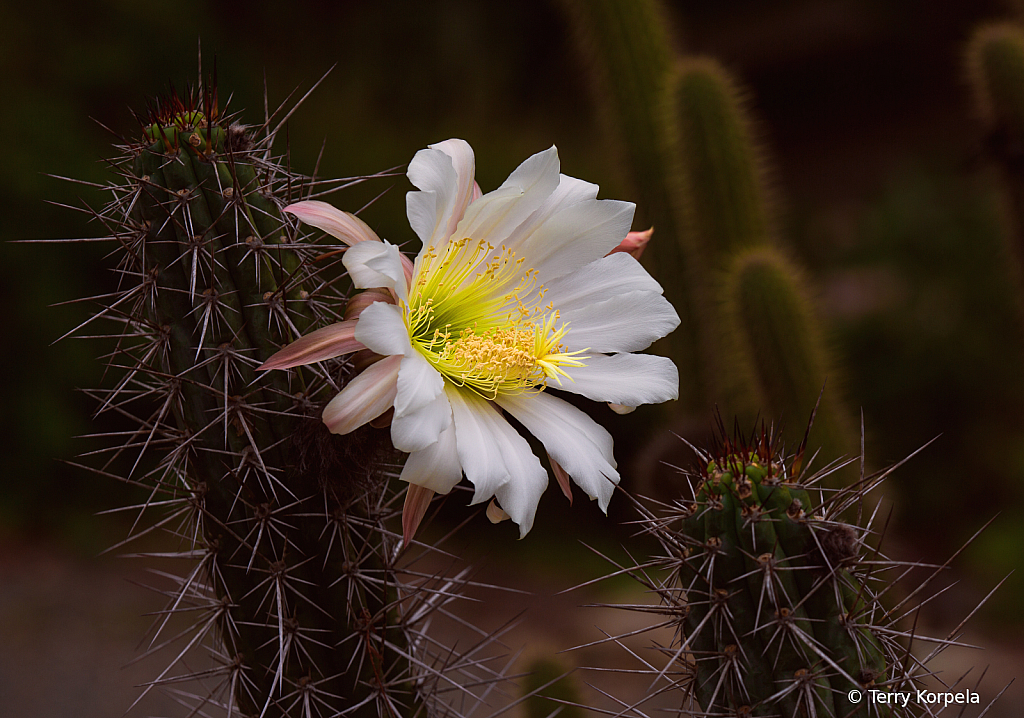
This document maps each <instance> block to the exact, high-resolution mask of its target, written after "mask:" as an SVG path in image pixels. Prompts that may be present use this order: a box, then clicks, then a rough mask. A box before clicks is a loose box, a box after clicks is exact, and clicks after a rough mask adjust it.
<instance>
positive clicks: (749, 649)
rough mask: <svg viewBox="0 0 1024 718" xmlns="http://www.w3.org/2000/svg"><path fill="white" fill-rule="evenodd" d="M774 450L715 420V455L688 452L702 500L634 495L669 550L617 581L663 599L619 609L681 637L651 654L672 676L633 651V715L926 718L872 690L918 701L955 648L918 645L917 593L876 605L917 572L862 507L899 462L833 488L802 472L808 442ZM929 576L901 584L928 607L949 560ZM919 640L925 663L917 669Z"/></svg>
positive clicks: (774, 443)
mask: <svg viewBox="0 0 1024 718" xmlns="http://www.w3.org/2000/svg"><path fill="white" fill-rule="evenodd" d="M806 433H807V432H805V436H806ZM780 446H781V442H780V441H779V439H778V437H776V436H774V435H773V433H772V432H771V431H770V430H769V429H767V428H765V427H764V426H763V425H762V428H761V430H760V431H758V432H754V433H753V434H752V435H750V436H749V437H743V436H741V435H739V433H738V432H737V433H736V434H735V435H734V436H733V437H732V438H730V437H729V435H728V434H727V433H726V431H725V428H724V426H723V425H722V421H721V419H719V420H718V427H717V434H716V438H715V440H714V442H713V444H712V446H711V447H710V448H708V449H707V450H703V449H697V448H695V447H691V448H694V451H695V452H696V453H697V455H698V463H697V467H696V469H695V470H694V471H691V472H685V473H684V476H685V478H686V479H687V480H688V481H689V483H690V488H691V489H692V494H690V495H689V496H685V497H680V498H678V499H676V500H675V501H673V502H671V503H661V504H659V505H657V506H655V507H653V508H652V507H649V506H647V505H646V504H645V503H642V502H639V501H638V502H636V504H635V505H636V507H637V508H638V510H639V512H640V517H639V519H637V520H635V521H633V522H632V523H633V524H634V525H636V526H638V527H639V528H640V530H641V533H643V534H645V535H650V536H653V537H654V538H655V539H656V540H657V541H658V543H659V544H660V546H661V553H660V555H656V556H652V557H648V558H645V559H644V560H641V561H639V562H638V563H637V564H634V565H632V566H630V565H628V564H627V565H626V566H625V567H623V566H620V565H617V567H616V571H615V575H618V574H620V573H622V572H623V571H625V572H627V573H628V574H629V575H631V576H633V578H635V579H636V580H637V581H639V582H640V584H641V585H642V586H643V587H644V589H645V590H646V591H648V592H650V593H653V594H656V595H657V596H658V598H659V599H660V604H659V605H622V606H620V608H623V609H627V610H633V611H640V612H643V613H644V614H647V615H654V616H658V617H660V619H661V620H660V622H658V623H656V624H655V625H653V626H651V628H650V630H651V631H655V630H658V631H659V632H660V631H663V630H664V629H674V639H673V642H672V643H671V645H664V644H662V645H657V646H655V648H656V650H657V651H658V652H660V653H661V655H662V656H664V657H665V664H664V666H662V667H659V666H658V665H655V662H654V661H652V660H651V659H650V657H649V656H650V654H638V653H637V652H635V651H634V649H629V650H630V655H631V656H633V657H640V658H641V660H642V661H643V668H641V669H639V670H637V669H633V670H627V669H623V671H624V672H628V673H629V674H630V676H631V678H633V680H634V681H636V680H637V678H636V675H637V674H645V673H646V674H648V675H652V676H654V683H653V684H652V685H651V688H650V689H649V690H648V693H647V697H646V698H644V699H641V700H640V701H633V702H631V703H630V704H629V705H630V707H631V710H633V711H635V712H636V713H637V714H638V715H639V714H642V713H641V712H642V711H644V712H646V711H648V710H650V709H648V708H646V707H643V708H642V706H644V705H645V703H646V702H647V701H648V700H652V699H653V698H654V697H655V696H659V695H662V694H665V693H669V694H672V695H673V696H675V697H677V698H678V702H677V703H676V706H679V708H678V710H679V712H680V714H684V715H689V716H695V717H696V716H699V717H704V718H711V716H746V717H749V716H785V717H786V718H789V717H790V716H793V717H804V716H819V717H820V718H825V717H827V718H869V717H871V718H873V717H875V716H897V717H908V718H909V716H917V715H924V714H925V713H926V712H927V711H928V710H929V709H928V707H927V706H924V705H920V704H918V703H915V702H911V701H905V702H903V703H902V704H898V703H896V702H889V703H886V702H884V701H881V700H875V699H873V697H872V694H871V693H870V692H871V691H876V692H880V693H886V694H891V693H893V692H896V691H900V692H903V693H904V694H907V693H909V694H910V695H914V693H913V691H914V690H915V689H917V688H921V687H922V686H923V685H926V684H924V683H922V682H923V681H925V680H927V679H929V678H930V677H931V676H933V675H934V673H933V672H932V671H931V670H929V668H928V667H927V664H928V661H929V660H931V659H932V658H934V657H935V656H936V655H938V654H939V653H941V652H942V650H944V649H946V648H948V647H949V646H952V645H957V644H956V642H955V640H953V637H952V635H951V636H949V637H947V638H931V637H923V636H920V635H919V634H918V633H917V630H916V626H914V625H910V624H912V623H913V622H912V621H905V620H903V619H904V618H905V615H906V614H905V613H904V612H905V611H906V608H905V603H906V601H907V599H903V600H902V602H901V603H898V604H896V606H895V607H893V606H885V605H883V604H882V598H883V596H886V597H887V598H888V600H890V601H892V602H895V601H896V599H895V598H894V594H893V585H894V584H899V583H901V582H902V581H903V580H905V579H907V577H908V576H910V575H911V572H910V571H909V570H908V568H907V564H904V563H901V562H896V561H891V560H890V559H888V558H887V557H886V556H885V555H884V554H883V553H882V552H881V548H880V546H879V545H877V543H878V541H879V540H880V539H878V532H877V531H876V530H875V527H874V521H875V516H876V513H875V512H872V513H870V514H869V515H867V516H865V514H864V512H863V510H862V509H863V506H864V504H865V503H866V496H867V494H868V493H869V492H871V491H873V490H874V489H875V488H877V487H878V485H879V484H881V483H882V482H883V481H884V480H885V478H886V477H887V476H888V475H889V473H890V472H891V471H892V470H893V469H894V468H896V467H893V469H887V470H886V471H883V472H880V473H878V474H874V475H870V476H865V475H863V474H862V475H861V477H860V481H858V482H856V483H855V484H854V485H853V486H851V487H846V488H843V489H839V490H829V489H827V488H825V486H826V484H827V483H828V481H827V478H828V474H829V472H830V471H833V470H834V469H823V470H819V471H815V472H812V471H811V470H810V469H809V468H807V467H808V463H807V461H806V459H807V457H806V456H805V452H806V445H805V444H801V446H800V447H799V449H798V451H797V452H796V453H795V454H791V455H788V456H786V455H784V454H783V453H782V451H781V448H780ZM901 463H902V462H901ZM865 519H866V520H865ZM872 543H873V544H876V545H871V544H872ZM932 568H933V569H934V571H932V572H929V574H930V575H928V576H927V577H926V578H925V579H924V580H923V581H922V582H921V583H920V584H918V585H917V586H916V587H907V586H902V585H901V586H900V587H899V588H898V589H896V591H900V592H902V594H901V595H910V596H915V597H917V600H919V601H920V602H922V603H926V602H927V601H928V600H930V598H929V597H928V596H926V595H925V594H924V589H925V587H926V586H928V584H929V583H930V582H931V581H932V580H933V579H934V578H935V576H936V575H937V574H938V573H939V571H941V570H942V568H945V566H943V567H932ZM894 574H897V575H894ZM915 577H916V576H915ZM909 580H912V579H909ZM908 582H909V581H908ZM962 625H963V624H961V626H962ZM959 630H960V627H958V628H957V629H956V631H959ZM636 634H637V631H636V630H632V631H630V632H629V633H628V634H624V635H621V636H616V635H612V636H609V637H607V638H605V639H604V640H605V641H616V642H620V641H624V640H626V638H627V636H629V637H632V636H634V635H636ZM605 635H607V634H605ZM660 635H661V634H660V633H659V637H660ZM921 640H923V641H926V642H927V643H926V644H925V646H926V651H928V655H927V656H926V657H923V658H919V659H915V660H908V657H909V656H911V655H918V654H917V653H912V648H913V644H914V643H915V642H917V641H921ZM960 690H961V693H963V686H960ZM886 697H888V696H886ZM620 700H621V699H620ZM972 700H974V701H975V702H980V700H978V696H977V694H975V696H974V698H973V699H972ZM621 704H625V702H622V703H621ZM659 705H662V704H659Z"/></svg>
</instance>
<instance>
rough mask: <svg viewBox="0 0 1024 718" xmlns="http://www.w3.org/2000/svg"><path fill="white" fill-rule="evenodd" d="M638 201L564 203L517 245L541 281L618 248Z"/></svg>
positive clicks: (519, 253) (604, 200)
mask: <svg viewBox="0 0 1024 718" xmlns="http://www.w3.org/2000/svg"><path fill="white" fill-rule="evenodd" d="M635 209H636V205H634V204H633V203H632V202H619V201H616V200H610V199H602V200H598V199H588V200H584V201H582V202H577V203H575V204H572V205H569V206H565V207H561V208H559V211H557V212H555V213H554V214H552V215H551V216H550V217H547V218H545V220H544V222H543V223H541V224H539V225H538V226H536V227H534V228H533V229H532V231H531V232H530V233H529V234H528V235H525V236H523V237H522V238H521V239H520V240H519V241H517V242H516V243H515V244H514V246H513V249H515V251H516V254H518V255H519V256H521V257H524V258H525V259H526V263H527V266H529V267H532V268H534V269H536V270H537V271H538V273H539V276H540V281H541V282H549V281H551V280H552V279H554V278H556V277H561V276H562V275H564V274H567V273H569V272H572V271H574V270H576V269H579V268H580V267H582V266H583V265H585V264H588V263H590V262H593V261H594V260H596V259H599V258H601V257H603V256H605V255H606V254H608V253H609V252H610V251H612V250H613V249H615V248H616V247H617V246H618V245H619V243H620V242H621V241H622V239H623V237H625V236H626V234H627V233H628V232H629V228H630V225H631V224H632V223H633V213H634V211H635Z"/></svg>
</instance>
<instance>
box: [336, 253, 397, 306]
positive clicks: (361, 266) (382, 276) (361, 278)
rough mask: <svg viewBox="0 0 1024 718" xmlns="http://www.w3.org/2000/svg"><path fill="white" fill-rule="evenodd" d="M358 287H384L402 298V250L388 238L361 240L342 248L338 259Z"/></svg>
mask: <svg viewBox="0 0 1024 718" xmlns="http://www.w3.org/2000/svg"><path fill="white" fill-rule="evenodd" d="M341 261H342V263H343V264H344V265H345V269H347V270H348V273H349V274H350V275H351V276H352V284H354V285H355V286H356V287H357V288H359V289H370V288H373V287H385V288H387V289H390V290H392V291H393V292H394V293H395V294H396V295H397V296H398V298H399V299H402V300H405V299H407V295H408V286H407V280H406V276H405V269H404V267H403V266H402V254H401V252H399V251H398V247H396V246H395V245H393V244H391V243H390V242H360V243H359V244H357V245H355V246H354V247H349V248H348V249H347V250H345V254H344V255H343V256H342V259H341Z"/></svg>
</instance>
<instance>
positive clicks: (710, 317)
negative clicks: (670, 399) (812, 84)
mask: <svg viewBox="0 0 1024 718" xmlns="http://www.w3.org/2000/svg"><path fill="white" fill-rule="evenodd" d="M563 5H564V6H565V7H566V9H567V16H568V17H569V19H570V22H571V23H572V24H573V26H574V28H575V29H576V35H577V38H578V42H577V44H578V46H579V49H580V51H581V53H582V54H583V55H584V56H585V62H586V65H587V66H588V67H589V68H590V69H591V71H592V75H593V76H594V78H595V82H594V87H595V98H596V101H597V104H598V106H599V109H600V111H601V113H602V114H603V115H604V116H605V117H606V118H609V119H608V122H607V123H606V124H607V125H608V126H609V128H610V129H611V130H612V131H613V133H614V135H615V136H614V139H615V141H616V143H617V144H619V145H620V146H621V147H623V148H625V149H624V151H622V152H621V153H620V154H621V155H622V160H623V165H624V170H625V173H626V174H627V176H628V177H630V178H631V179H632V180H633V184H634V187H635V191H636V197H637V201H638V205H639V207H641V208H644V209H643V211H644V212H646V213H647V214H645V218H646V221H649V222H650V223H652V224H653V225H654V227H655V240H654V241H652V242H651V244H650V250H649V251H648V254H647V255H646V256H647V258H648V264H649V266H651V267H652V268H653V271H654V275H655V277H658V278H660V279H661V281H663V282H664V283H665V285H666V296H669V297H670V298H671V299H672V301H673V303H674V304H675V306H676V307H677V308H679V312H680V315H681V316H684V317H686V318H688V319H689V327H688V329H689V332H686V331H677V332H676V335H675V336H676V337H677V338H675V339H674V340H673V341H674V343H673V344H671V345H669V346H668V347H667V349H668V350H669V351H671V353H672V355H673V358H675V359H676V361H677V362H679V363H680V365H681V367H686V368H688V369H691V371H690V372H689V373H687V371H685V370H683V371H681V375H682V376H684V377H689V380H690V386H689V388H688V389H685V388H682V387H681V389H680V397H681V399H682V401H683V402H684V404H685V406H686V408H687V409H689V410H690V411H698V412H703V411H706V410H708V409H709V408H710V407H711V406H718V407H719V408H720V409H721V410H722V411H723V412H724V413H725V414H727V415H733V414H736V415H739V416H740V417H742V418H743V420H744V421H750V420H752V419H753V418H754V417H755V416H757V415H761V416H773V417H777V418H779V417H785V418H790V419H792V420H793V423H794V428H793V429H792V430H786V429H784V433H785V436H786V437H787V439H789V440H790V441H792V442H795V441H796V440H797V439H798V437H799V433H798V431H799V430H798V428H797V427H798V425H799V419H798V418H797V417H802V416H806V415H808V414H809V413H810V411H811V409H812V408H813V407H814V406H815V403H816V401H817V397H818V394H819V393H820V391H821V390H822V388H823V387H824V386H825V383H826V380H828V383H829V389H828V390H827V392H826V393H827V395H828V400H827V401H826V402H824V403H823V405H822V407H821V410H820V411H821V418H820V420H819V422H818V427H819V429H818V433H816V435H815V440H816V441H817V442H819V443H820V445H821V446H822V448H823V450H824V451H825V453H826V454H827V455H830V456H839V455H844V454H846V455H849V454H850V453H851V452H852V451H853V443H854V442H853V440H852V436H851V434H850V431H849V429H848V428H847V427H848V425H849V421H848V419H847V418H846V409H845V408H844V406H843V400H842V398H841V394H840V391H839V387H840V385H841V382H839V381H838V377H837V376H836V373H837V372H836V368H835V362H834V360H833V359H832V358H831V357H830V352H829V350H828V348H827V345H826V343H825V341H824V338H825V337H824V334H823V332H822V331H821V330H820V329H819V328H818V327H817V323H818V321H819V320H818V319H817V317H816V316H815V315H814V312H813V311H812V308H811V304H810V302H809V300H808V298H807V297H808V294H809V288H808V286H807V284H806V282H798V281H795V279H796V275H795V272H794V271H793V270H792V269H790V268H784V269H782V271H779V272H777V273H776V276H775V279H774V281H773V282H772V283H771V288H768V287H767V286H765V285H762V287H761V289H760V290H759V291H760V292H761V294H760V296H758V297H757V300H756V301H758V302H769V303H770V304H771V305H772V307H773V309H772V311H771V315H772V317H773V321H771V322H767V321H766V322H763V323H761V325H760V326H759V328H758V330H757V331H758V334H759V337H758V342H759V345H758V348H757V349H756V350H755V349H754V348H753V347H752V346H751V345H750V343H749V342H747V341H746V340H745V339H744V336H749V332H750V331H751V330H752V325H751V324H750V321H749V320H750V319H751V317H752V315H751V313H750V312H749V311H747V312H744V311H741V310H740V308H739V307H738V306H737V301H738V300H739V297H737V296H730V294H729V293H730V291H731V290H732V289H734V288H735V287H736V286H737V281H738V280H737V278H736V277H735V276H732V273H733V272H735V271H736V267H738V266H739V265H741V264H743V262H742V261H741V260H740V258H739V257H740V255H741V254H742V253H743V252H745V251H748V250H754V249H758V248H764V249H765V250H767V248H769V247H772V248H775V247H779V245H780V240H779V237H778V236H777V231H776V229H775V218H774V216H773V215H774V207H773V204H772V202H771V190H770V189H769V187H768V184H767V182H766V175H767V174H768V172H767V170H766V162H765V160H764V151H763V150H762V149H761V148H759V147H758V145H757V144H756V141H755V139H756V138H755V132H754V129H753V123H752V121H751V119H750V117H749V112H748V110H747V108H746V104H747V103H746V102H745V101H744V99H743V97H742V93H741V92H740V91H739V90H738V89H737V85H736V82H735V81H734V80H733V79H732V78H731V77H730V76H729V74H728V73H727V72H726V71H725V70H724V69H723V68H722V67H720V66H719V65H718V64H717V63H716V62H714V61H712V60H708V59H703V58H677V57H676V56H675V54H674V52H673V50H672V40H671V37H670V36H669V32H668V25H667V23H666V18H667V16H668V13H667V10H666V8H665V7H663V6H662V5H661V4H660V3H659V2H656V1H655V0H650V1H649V2H642V3H633V2H628V1H627V0H600V2H586V1H584V0H563ZM771 251H772V252H773V255H772V256H773V257H774V259H773V260H772V261H773V262H774V263H775V264H776V265H777V266H779V267H780V268H782V267H783V265H785V264H786V263H787V260H784V259H783V258H782V255H781V254H779V253H778V251H777V250H775V249H773V250H771ZM764 292H768V294H764ZM774 292H781V293H782V297H781V298H780V299H778V300H776V299H775V298H774V297H773V296H772V293H774ZM745 296H747V297H748V298H752V295H750V294H747V295H745ZM744 309H749V310H751V311H754V308H753V307H750V306H748V307H744ZM756 311H760V310H759V309H758V310H756ZM790 313H792V314H790ZM796 327H800V328H799V329H796ZM776 331H778V332H782V333H781V334H779V335H775V334H773V333H774V332H776ZM797 335H799V336H801V337H802V339H801V341H800V342H797V343H795V344H790V343H789V341H788V340H789V339H791V338H793V337H794V336H797ZM684 345H685V346H684ZM773 347H774V348H775V349H773ZM783 347H784V350H785V354H786V356H785V357H782V356H780V355H779V354H778V353H777V350H778V349H780V348H783ZM794 367H806V368H813V371H812V372H810V373H804V374H801V375H800V376H796V375H795V374H793V373H792V371H793V368H794ZM811 385H816V386H815V387H814V390H813V391H810V390H809V387H810V386H811Z"/></svg>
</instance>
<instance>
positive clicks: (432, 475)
mask: <svg viewBox="0 0 1024 718" xmlns="http://www.w3.org/2000/svg"><path fill="white" fill-rule="evenodd" d="M400 478H401V479H402V481H408V482H409V483H410V484H416V485H417V486H422V487H424V488H426V489H430V490H432V491H436V492H437V493H439V494H447V493H448V492H449V491H451V490H452V489H453V488H454V487H455V485H456V484H457V483H459V481H460V480H461V479H462V464H460V463H459V453H458V450H457V449H456V446H455V427H454V426H449V427H448V428H447V429H446V430H444V431H442V432H441V434H440V436H438V438H437V441H435V442H434V443H433V444H431V445H430V446H428V447H427V448H425V449H423V450H421V451H416V452H414V453H412V454H409V458H407V459H406V460H405V467H404V468H403V469H402V475H401V477H400Z"/></svg>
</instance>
